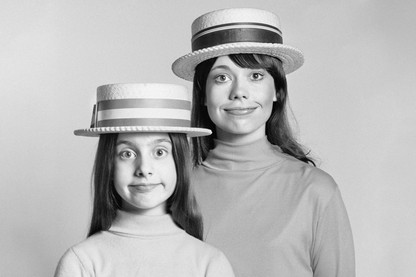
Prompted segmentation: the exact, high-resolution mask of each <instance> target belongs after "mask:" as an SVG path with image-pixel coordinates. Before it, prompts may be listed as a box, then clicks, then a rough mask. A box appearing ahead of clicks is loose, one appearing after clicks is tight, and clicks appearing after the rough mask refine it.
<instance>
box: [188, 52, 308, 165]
mask: <svg viewBox="0 0 416 277" xmlns="http://www.w3.org/2000/svg"><path fill="white" fill-rule="evenodd" d="M229 57H230V59H231V60H232V61H233V62H234V63H235V64H236V65H237V66H239V67H242V68H253V69H258V68H262V69H265V70H267V72H268V73H269V74H270V75H271V76H272V77H273V79H274V85H275V89H276V97H277V101H275V102H273V109H272V114H271V116H270V117H269V119H268V120H267V122H266V136H267V139H268V140H269V141H270V143H271V144H274V145H278V146H279V147H280V148H281V149H282V151H283V152H284V153H286V154H289V155H291V156H293V157H295V158H297V159H298V160H301V161H303V162H306V163H311V164H313V165H315V163H314V161H313V160H312V159H311V158H310V157H308V156H307V155H308V153H306V152H305V151H304V150H303V149H302V146H301V145H300V144H299V143H298V142H297V141H296V139H295V138H294V136H293V134H292V130H291V127H290V124H289V121H288V118H287V113H286V103H287V99H288V94H287V81H286V75H285V72H284V71H283V66H282V62H281V61H280V60H279V59H278V58H274V57H271V56H267V55H261V54H231V55H229ZM216 59H217V58H212V59H209V60H206V61H204V62H202V63H200V64H199V65H198V66H197V67H196V69H195V75H194V88H193V99H194V105H192V117H191V120H192V126H194V127H204V128H209V129H211V130H212V132H213V134H212V136H206V137H197V138H193V139H192V142H193V144H192V145H193V146H192V148H193V162H194V166H196V165H199V164H200V163H201V162H202V161H203V160H204V159H205V158H206V157H207V155H208V152H209V150H210V149H212V148H214V138H216V128H215V124H214V122H212V120H211V119H210V117H209V115H208V110H207V107H206V106H205V97H206V92H205V88H206V82H207V77H208V74H209V72H210V70H211V68H212V66H213V65H214V63H215V61H216Z"/></svg>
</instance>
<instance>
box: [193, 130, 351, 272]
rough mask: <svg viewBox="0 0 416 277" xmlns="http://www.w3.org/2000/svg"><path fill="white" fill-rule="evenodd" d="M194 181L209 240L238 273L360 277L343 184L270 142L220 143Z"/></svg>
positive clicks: (197, 171)
mask: <svg viewBox="0 0 416 277" xmlns="http://www.w3.org/2000/svg"><path fill="white" fill-rule="evenodd" d="M193 184H194V188H195V193H196V196H197V200H198V203H199V205H200V207H201V210H202V214H203V218H204V229H205V234H204V237H205V239H206V241H207V242H208V243H210V244H212V245H214V246H216V247H218V248H219V249H220V250H222V251H224V253H225V255H226V256H227V257H228V259H229V260H230V262H231V264H232V266H233V269H234V272H235V274H236V276H239V277H243V276H244V277H245V276H262V277H268V276H297V277H311V276H314V277H318V276H319V277H321V276H322V277H323V276H325V277H326V276H331V277H332V276H338V277H344V276H345V277H347V276H348V277H353V276H355V265H354V247H353V241H352V233H351V228H350V224H349V220H348V216H347V213H346V210H345V207H344V204H343V201H342V198H341V194H340V191H339V189H338V186H337V185H336V183H335V182H334V180H333V179H332V178H331V177H330V176H329V175H328V174H327V173H325V172H323V171H322V170H320V169H317V168H315V167H313V166H310V165H308V164H306V163H304V162H301V161H299V160H297V159H295V158H293V157H291V156H288V155H286V154H284V153H282V151H281V149H280V148H279V147H277V146H274V145H272V144H270V143H269V142H268V140H267V138H266V137H264V138H262V139H260V140H258V141H255V142H253V143H250V144H244V145H241V144H240V145H239V144H233V143H226V142H223V141H220V140H216V141H215V148H214V149H213V150H211V151H210V152H209V155H208V157H207V158H206V160H205V161H204V162H203V164H202V165H201V166H199V167H198V168H196V169H195V171H194V174H193Z"/></svg>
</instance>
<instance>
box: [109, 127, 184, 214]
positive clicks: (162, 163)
mask: <svg viewBox="0 0 416 277" xmlns="http://www.w3.org/2000/svg"><path fill="white" fill-rule="evenodd" d="M114 186H115V189H116V191H117V193H118V194H119V195H120V196H121V198H122V203H123V204H122V209H123V210H126V211H130V212H134V213H139V214H145V215H162V214H166V212H167V211H166V200H167V199H168V198H169V197H170V196H171V195H172V194H173V191H174V190H175V186H176V168H175V161H174V159H173V156H172V142H171V140H170V138H169V135H168V134H159V133H121V134H119V135H118V138H117V143H116V156H115V157H114Z"/></svg>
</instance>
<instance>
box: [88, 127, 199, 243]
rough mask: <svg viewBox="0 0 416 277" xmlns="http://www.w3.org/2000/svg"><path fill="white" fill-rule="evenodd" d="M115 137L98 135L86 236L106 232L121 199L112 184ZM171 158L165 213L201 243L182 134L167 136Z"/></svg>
mask: <svg viewBox="0 0 416 277" xmlns="http://www.w3.org/2000/svg"><path fill="white" fill-rule="evenodd" d="M117 137H118V134H102V135H100V140H99V142H98V147H97V154H96V156H95V163H94V169H93V190H94V191H93V194H94V201H93V212H92V219H91V226H90V230H89V232H88V237H89V236H91V235H93V234H95V233H97V232H99V231H103V230H108V229H109V228H110V226H111V223H112V222H113V220H114V218H115V217H116V214H117V210H118V209H121V203H122V199H121V197H120V196H119V194H118V193H117V191H116V190H115V187H114V183H113V174H114V158H115V156H116V150H115V149H116V142H117ZM169 137H170V139H171V141H172V155H173V159H174V161H175V167H176V175H177V181H176V187H175V190H174V192H173V194H172V195H171V197H169V199H168V200H167V202H166V204H167V205H166V206H167V210H168V213H170V214H171V215H172V218H173V220H174V221H175V223H176V224H177V225H178V226H179V227H181V228H182V229H184V230H185V231H186V232H187V233H188V234H190V235H192V236H194V237H196V238H198V239H200V240H202V236H203V226H202V217H201V214H200V212H199V209H198V205H197V203H196V200H195V197H194V194H193V193H192V191H191V186H190V168H191V166H190V157H189V153H190V149H189V144H188V140H187V136H186V134H177V133H171V134H169Z"/></svg>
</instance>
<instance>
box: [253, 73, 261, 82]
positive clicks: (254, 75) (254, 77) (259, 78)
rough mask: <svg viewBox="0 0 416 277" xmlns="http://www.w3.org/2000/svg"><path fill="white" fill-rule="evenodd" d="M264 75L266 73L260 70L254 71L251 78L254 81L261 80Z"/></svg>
mask: <svg viewBox="0 0 416 277" xmlns="http://www.w3.org/2000/svg"><path fill="white" fill-rule="evenodd" d="M263 77H264V74H263V73H260V72H254V73H253V74H251V79H252V80H254V81H260V80H262V79H263Z"/></svg>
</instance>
